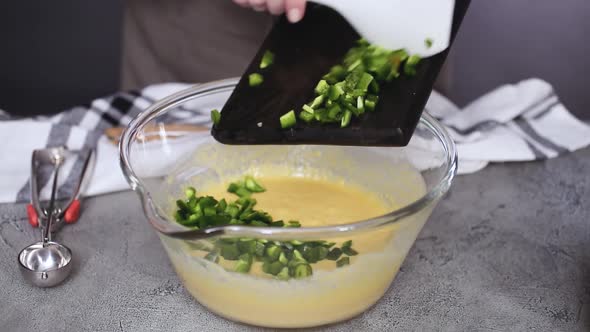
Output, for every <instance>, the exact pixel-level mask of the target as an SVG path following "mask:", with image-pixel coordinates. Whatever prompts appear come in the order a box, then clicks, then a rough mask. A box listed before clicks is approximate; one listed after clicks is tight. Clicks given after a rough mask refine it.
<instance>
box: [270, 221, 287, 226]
mask: <svg viewBox="0 0 590 332" xmlns="http://www.w3.org/2000/svg"><path fill="white" fill-rule="evenodd" d="M270 226H271V227H283V226H285V222H284V221H282V220H277V221H273V222H271V223H270Z"/></svg>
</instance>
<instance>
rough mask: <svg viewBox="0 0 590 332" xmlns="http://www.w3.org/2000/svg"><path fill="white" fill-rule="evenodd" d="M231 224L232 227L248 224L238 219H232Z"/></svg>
mask: <svg viewBox="0 0 590 332" xmlns="http://www.w3.org/2000/svg"><path fill="white" fill-rule="evenodd" d="M229 224H230V225H245V224H246V223H245V222H243V221H241V220H238V219H232V220H230V222H229Z"/></svg>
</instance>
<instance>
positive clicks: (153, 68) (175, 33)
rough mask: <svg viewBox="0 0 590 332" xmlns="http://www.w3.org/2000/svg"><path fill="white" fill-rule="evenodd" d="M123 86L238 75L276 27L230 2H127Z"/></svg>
mask: <svg viewBox="0 0 590 332" xmlns="http://www.w3.org/2000/svg"><path fill="white" fill-rule="evenodd" d="M125 5H126V8H125V22H124V35H123V58H122V70H121V73H122V77H121V81H122V82H121V85H122V88H123V89H137V88H141V87H144V86H146V85H149V84H154V83H162V82H188V83H195V82H207V81H211V80H216V79H221V78H228V77H233V76H239V75H241V74H242V72H243V71H244V70H245V69H246V66H247V65H248V63H249V62H250V60H251V59H252V57H253V56H254V55H255V53H256V51H257V49H258V47H259V46H260V44H261V43H262V41H263V39H264V38H265V36H266V34H267V33H268V30H269V29H270V27H271V24H272V20H273V19H272V17H271V16H270V15H268V14H264V13H257V12H255V11H253V10H251V9H245V8H241V7H239V6H237V5H235V4H234V3H233V2H232V1H231V0H126V1H125Z"/></svg>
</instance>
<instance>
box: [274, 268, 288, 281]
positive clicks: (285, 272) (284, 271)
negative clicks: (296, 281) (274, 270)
mask: <svg viewBox="0 0 590 332" xmlns="http://www.w3.org/2000/svg"><path fill="white" fill-rule="evenodd" d="M277 278H279V279H280V280H289V278H291V276H290V275H289V268H288V267H286V266H285V267H283V269H282V270H281V272H279V273H278V274H277Z"/></svg>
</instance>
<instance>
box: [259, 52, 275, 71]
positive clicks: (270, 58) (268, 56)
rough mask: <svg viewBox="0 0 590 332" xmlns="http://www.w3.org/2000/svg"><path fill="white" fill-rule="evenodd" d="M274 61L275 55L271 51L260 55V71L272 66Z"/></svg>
mask: <svg viewBox="0 0 590 332" xmlns="http://www.w3.org/2000/svg"><path fill="white" fill-rule="evenodd" d="M274 61H275V55H274V54H273V53H272V52H271V51H268V50H267V51H266V52H264V55H262V60H260V69H264V68H267V67H268V66H270V65H272V64H273V63H274Z"/></svg>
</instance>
